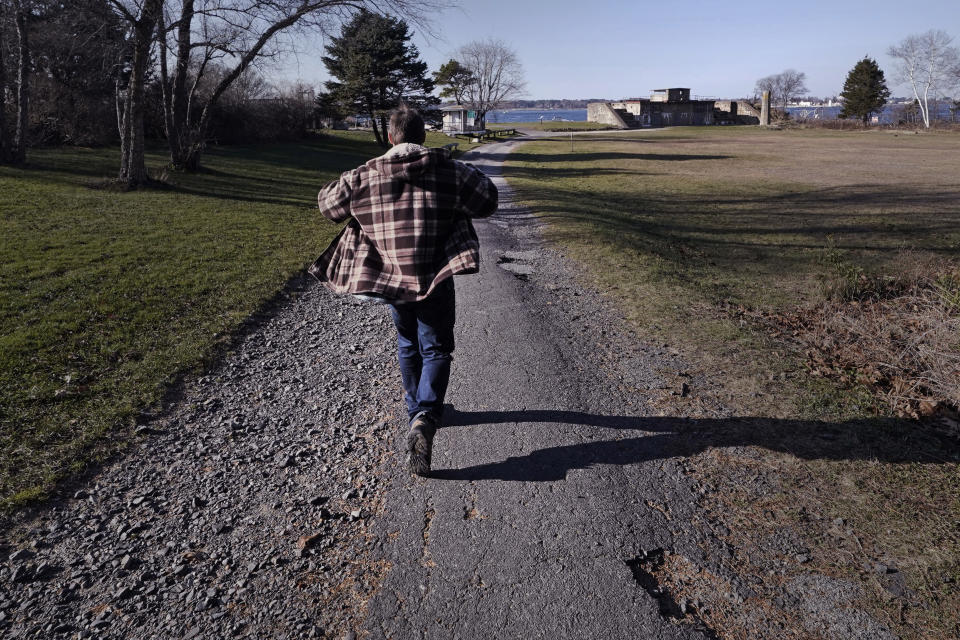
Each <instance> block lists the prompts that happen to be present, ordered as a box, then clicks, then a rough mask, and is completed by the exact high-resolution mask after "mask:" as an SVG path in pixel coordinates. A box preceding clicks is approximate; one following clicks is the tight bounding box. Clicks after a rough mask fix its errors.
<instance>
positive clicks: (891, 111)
mask: <svg viewBox="0 0 960 640" xmlns="http://www.w3.org/2000/svg"><path fill="white" fill-rule="evenodd" d="M903 107H904V105H901V104H895V105H887V106H886V107H884V109H883V111H882V112H881V113H880V123H881V124H891V123H894V122H896V121H897V120H899V119H900V118H901V117H902V115H901V114H902V113H903ZM787 111H788V112H789V113H790V114H791V115H793V117H795V118H819V119H821V120H834V119H836V118H837V117H838V116H839V115H840V107H787ZM931 111H932V112H934V113H936V114H938V115H939V118H940V119H942V120H950V119H951V117H952V113H951V111H950V104H949V103H947V102H942V103H940V104H939V105H938V108H937V109H934V108H932V105H931ZM541 116H543V121H544V122H547V121H557V120H559V121H570V122H585V121H586V119H587V110H586V109H497V110H495V111H490V112H489V113H487V122H488V123H497V122H500V123H503V122H539V121H540V117H541ZM917 117H918V118H919V114H918V116H917ZM957 119H960V113H958V114H957Z"/></svg>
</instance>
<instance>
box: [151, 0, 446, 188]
mask: <svg viewBox="0 0 960 640" xmlns="http://www.w3.org/2000/svg"><path fill="white" fill-rule="evenodd" d="M174 1H175V0H167V2H168V5H169V6H171V7H173V3H174ZM443 5H444V0H179V11H175V12H174V13H175V15H176V18H175V19H173V20H171V21H168V23H167V24H166V25H165V28H164V29H163V38H162V42H161V66H160V73H161V81H162V83H163V87H164V100H163V102H164V109H165V121H166V126H167V137H168V140H169V143H170V160H171V163H172V164H173V166H174V167H175V168H178V169H187V170H192V169H196V168H198V167H199V165H200V158H201V154H202V152H203V149H204V145H205V142H206V137H207V131H208V128H209V126H210V118H211V116H212V115H213V112H214V109H215V107H216V104H217V102H218V101H219V100H220V99H221V98H222V97H223V96H224V94H225V92H226V91H227V90H228V88H229V87H230V86H231V85H232V84H233V83H234V82H235V81H236V80H237V79H238V78H240V77H242V76H243V74H244V71H246V70H247V69H248V68H250V67H251V66H252V65H256V64H258V62H260V61H262V60H264V59H268V58H275V57H278V56H281V55H282V54H283V53H285V52H287V51H289V49H290V48H291V47H290V46H289V43H281V42H280V41H279V37H280V36H281V35H282V34H285V33H289V32H293V31H296V30H298V29H299V30H313V31H320V32H322V33H327V32H329V30H330V28H331V27H332V26H333V25H334V24H336V23H337V22H339V21H342V20H343V19H344V18H346V17H347V16H349V15H351V14H352V13H354V12H355V11H357V10H359V9H362V8H369V9H370V10H372V11H383V12H389V13H393V14H396V15H398V16H403V17H406V18H408V19H410V20H411V21H412V22H415V23H417V24H424V21H425V18H424V16H427V15H429V13H430V12H431V11H432V10H434V9H436V8H438V7H440V6H443ZM168 39H169V42H168ZM285 44H286V45H287V46H284V45H285ZM168 52H169V53H168ZM168 55H169V56H170V57H172V58H173V60H174V70H173V74H172V77H170V76H169V75H168V62H167V57H168ZM214 60H217V61H219V63H220V64H221V65H222V66H223V67H224V68H226V69H227V71H226V73H225V74H223V75H221V76H220V78H219V81H218V82H216V83H215V84H214V86H213V87H212V89H211V90H210V92H209V93H208V94H207V95H206V96H199V95H198V93H197V87H198V83H199V81H200V79H201V78H202V76H203V74H204V73H205V71H207V70H208V69H209V65H210V63H211V62H212V61H214ZM191 75H192V80H188V77H189V76H191ZM198 98H201V99H202V100H203V106H202V108H200V106H199V104H196V101H197V100H198ZM194 105H196V107H195V108H194Z"/></svg>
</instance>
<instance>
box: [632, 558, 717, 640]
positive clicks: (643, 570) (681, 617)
mask: <svg viewBox="0 0 960 640" xmlns="http://www.w3.org/2000/svg"><path fill="white" fill-rule="evenodd" d="M666 554H667V552H665V551H664V550H663V549H653V550H652V551H642V552H641V554H640V555H639V556H637V557H635V558H631V559H629V560H626V565H627V566H628V567H629V568H630V572H631V573H632V574H633V579H634V581H635V582H636V583H637V584H639V585H640V586H641V587H642V588H643V590H644V591H646V592H647V593H649V594H650V595H651V596H652V597H653V599H654V600H656V601H657V605H658V606H659V608H660V615H661V616H662V617H663V618H664V619H666V620H669V621H671V622H673V623H676V624H688V625H691V626H693V627H694V628H696V629H697V630H698V631H700V632H701V633H702V634H703V637H704V638H710V639H714V640H716V639H718V638H719V636H718V635H717V634H716V633H715V632H714V631H713V630H712V629H710V628H709V627H708V626H707V625H706V624H705V623H704V622H703V620H702V619H701V618H700V616H699V615H697V612H696V609H695V607H694V605H692V604H691V603H689V602H687V601H686V600H681V601H680V602H677V601H676V600H675V599H674V597H673V595H672V594H671V593H670V592H669V591H668V590H667V589H666V588H665V587H664V586H663V585H661V584H660V580H659V579H658V578H657V573H658V571H659V570H660V569H661V568H662V567H663V565H664V562H665V560H666Z"/></svg>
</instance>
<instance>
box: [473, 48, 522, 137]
mask: <svg viewBox="0 0 960 640" xmlns="http://www.w3.org/2000/svg"><path fill="white" fill-rule="evenodd" d="M456 60H457V62H459V63H460V64H461V65H462V66H463V67H465V68H466V69H468V70H469V71H470V73H471V74H473V82H471V83H469V84H467V85H466V86H465V87H464V91H463V97H464V98H465V102H466V103H467V105H468V106H469V107H470V108H471V109H473V110H474V111H476V112H477V119H478V120H479V124H480V127H481V128H484V127H486V120H487V112H489V111H491V110H493V109H496V108H497V107H498V106H500V105H501V104H502V103H503V102H504V101H506V100H509V99H511V98H516V97H519V96H520V95H523V93H524V90H525V89H526V82H525V81H524V77H523V65H521V64H520V60H519V58H517V54H516V53H515V52H514V51H513V50H512V49H511V48H510V47H508V46H507V45H506V44H504V43H503V42H502V41H500V40H493V39H490V40H482V41H475V42H471V43H469V44H466V45H464V46H462V47H460V50H459V51H457V55H456Z"/></svg>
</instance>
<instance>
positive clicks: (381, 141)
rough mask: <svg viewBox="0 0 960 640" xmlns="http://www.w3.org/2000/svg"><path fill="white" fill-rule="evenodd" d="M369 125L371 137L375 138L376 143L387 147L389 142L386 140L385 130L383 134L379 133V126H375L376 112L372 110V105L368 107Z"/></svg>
mask: <svg viewBox="0 0 960 640" xmlns="http://www.w3.org/2000/svg"><path fill="white" fill-rule="evenodd" d="M370 126H371V127H373V137H374V138H376V139H377V144H378V145H380V146H381V147H383V148H387V146H389V144H390V143H389V141H388V140H387V132H386V131H384V132H383V135H382V136H381V135H380V128H379V127H378V126H377V114H376V113H374V112H373V107H370Z"/></svg>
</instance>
